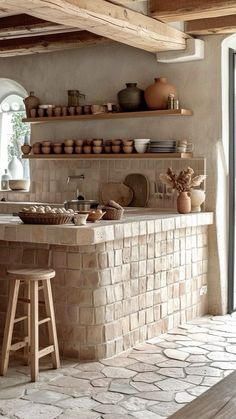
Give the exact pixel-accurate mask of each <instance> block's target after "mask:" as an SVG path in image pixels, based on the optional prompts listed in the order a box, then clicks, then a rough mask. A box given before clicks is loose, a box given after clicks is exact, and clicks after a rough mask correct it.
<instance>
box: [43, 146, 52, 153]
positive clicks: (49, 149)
mask: <svg viewBox="0 0 236 419" xmlns="http://www.w3.org/2000/svg"><path fill="white" fill-rule="evenodd" d="M42 153H43V154H50V153H51V147H42Z"/></svg>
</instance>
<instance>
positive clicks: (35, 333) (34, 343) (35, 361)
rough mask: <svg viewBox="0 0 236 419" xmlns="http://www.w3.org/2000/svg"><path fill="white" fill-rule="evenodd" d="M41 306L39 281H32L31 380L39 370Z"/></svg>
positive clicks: (34, 379) (35, 378)
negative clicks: (39, 305) (39, 302)
mask: <svg viewBox="0 0 236 419" xmlns="http://www.w3.org/2000/svg"><path fill="white" fill-rule="evenodd" d="M38 311H39V307H38V281H30V340H31V342H30V363H31V381H36V380H37V377H38V371H39V358H38V352H39V328H38V321H39V313H38Z"/></svg>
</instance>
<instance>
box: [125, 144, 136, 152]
mask: <svg viewBox="0 0 236 419" xmlns="http://www.w3.org/2000/svg"><path fill="white" fill-rule="evenodd" d="M133 150H134V148H133V146H132V145H123V151H124V153H126V154H130V153H133Z"/></svg>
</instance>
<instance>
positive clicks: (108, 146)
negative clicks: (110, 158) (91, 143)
mask: <svg viewBox="0 0 236 419" xmlns="http://www.w3.org/2000/svg"><path fill="white" fill-rule="evenodd" d="M104 149H105V153H111V145H105V147H104Z"/></svg>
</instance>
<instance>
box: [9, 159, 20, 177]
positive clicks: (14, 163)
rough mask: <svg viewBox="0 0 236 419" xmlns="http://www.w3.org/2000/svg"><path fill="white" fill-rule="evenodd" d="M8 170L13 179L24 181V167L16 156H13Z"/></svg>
mask: <svg viewBox="0 0 236 419" xmlns="http://www.w3.org/2000/svg"><path fill="white" fill-rule="evenodd" d="M8 170H9V172H10V175H11V178H12V179H23V166H22V163H21V162H20V160H19V159H18V158H17V157H16V156H13V157H12V159H11V161H10V162H9V164H8Z"/></svg>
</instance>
